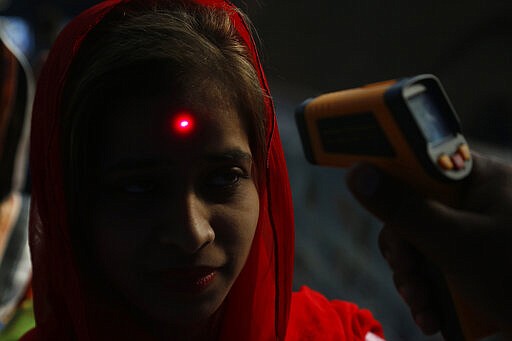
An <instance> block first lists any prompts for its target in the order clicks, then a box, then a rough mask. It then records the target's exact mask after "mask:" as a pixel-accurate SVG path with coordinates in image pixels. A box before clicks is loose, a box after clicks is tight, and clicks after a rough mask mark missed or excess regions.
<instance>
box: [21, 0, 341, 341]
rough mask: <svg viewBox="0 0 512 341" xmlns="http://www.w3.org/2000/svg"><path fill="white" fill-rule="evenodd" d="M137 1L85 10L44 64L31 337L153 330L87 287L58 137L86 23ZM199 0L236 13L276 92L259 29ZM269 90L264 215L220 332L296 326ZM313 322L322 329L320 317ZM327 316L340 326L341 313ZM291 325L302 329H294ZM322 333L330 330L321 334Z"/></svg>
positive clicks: (35, 162) (257, 333)
mask: <svg viewBox="0 0 512 341" xmlns="http://www.w3.org/2000/svg"><path fill="white" fill-rule="evenodd" d="M137 1H144V0H109V1H105V2H102V3H100V4H98V5H96V6H94V7H93V8H91V9H89V10H87V11H85V12H84V13H82V14H81V15H79V16H78V17H77V18H76V19H74V20H73V21H72V22H71V23H70V24H69V25H68V26H67V27H66V28H65V29H64V31H63V32H62V33H61V35H60V36H59V38H58V39H57V41H56V42H55V45H54V47H53V48H52V50H51V52H50V54H49V56H48V60H47V62H46V64H45V66H44V68H43V70H42V72H41V75H40V78H39V84H38V89H37V93H36V99H35V104H34V112H33V121H32V129H33V131H32V137H31V167H32V176H33V179H32V183H33V185H32V191H33V192H32V193H33V197H32V208H31V217H30V246H31V250H32V261H33V267H34V277H33V281H34V283H33V292H34V309H35V316H36V330H35V331H31V332H30V333H29V334H27V335H26V336H25V338H24V340H68V339H74V340H90V339H94V340H96V339H98V337H100V338H102V339H112V340H114V339H115V340H125V339H138V340H142V339H148V338H147V337H145V335H144V333H143V331H139V330H137V329H136V328H135V325H136V323H130V320H129V319H130V317H129V316H126V315H125V314H124V313H123V312H121V311H119V309H117V310H116V307H110V309H108V308H106V307H105V306H104V305H102V304H101V303H102V302H97V301H98V300H99V296H98V295H95V293H93V292H88V290H87V287H86V286H85V284H84V283H83V282H82V281H81V280H80V269H79V268H78V267H77V265H76V260H75V259H74V257H73V253H72V250H71V241H70V233H69V226H68V223H67V217H66V212H67V207H66V202H65V200H64V190H63V180H62V179H63V177H62V173H63V170H62V163H61V161H62V160H61V157H62V156H61V153H60V150H61V146H60V144H59V140H60V121H61V119H62V118H61V115H62V112H61V110H60V103H61V96H62V91H63V87H64V84H65V82H66V77H67V73H68V69H69V66H70V63H71V61H72V60H73V59H74V57H75V56H76V54H77V51H78V49H79V48H80V45H81V43H82V41H83V40H84V38H85V37H86V36H87V34H88V32H89V31H90V30H91V29H92V28H93V27H94V26H95V25H96V24H97V23H98V22H100V21H101V20H102V18H103V17H104V16H105V15H106V14H107V13H109V11H111V10H112V9H113V8H115V7H116V6H124V5H125V4H128V3H132V2H137ZM150 1H159V0H150ZM161 1H166V0H161ZM196 2H198V3H200V4H203V5H205V6H215V7H219V8H222V9H224V10H226V11H228V12H229V13H230V15H231V17H232V20H233V22H234V23H235V25H236V27H237V29H238V31H239V33H240V36H241V37H242V38H243V40H244V41H245V42H246V44H247V46H248V48H249V50H250V52H251V54H252V58H253V63H254V65H255V67H256V70H257V72H258V75H259V77H260V82H261V87H262V91H263V92H264V93H265V94H269V89H268V85H267V82H266V80H265V76H264V74H263V71H262V68H261V64H260V62H259V58H258V55H257V52H256V48H255V45H254V42H253V39H252V37H251V35H250V33H249V31H248V29H247V26H246V24H245V23H244V22H243V20H242V18H241V17H240V16H239V15H238V14H237V13H236V12H235V11H233V7H232V5H231V4H230V3H229V2H226V1H223V0H196ZM265 98H266V115H267V149H268V159H267V164H266V174H265V177H264V179H265V180H264V181H265V183H264V184H260V186H259V192H260V193H259V195H260V205H261V208H260V217H259V223H258V227H257V230H256V235H255V237H254V241H253V245H252V248H251V252H250V254H249V258H248V260H247V263H246V265H245V267H244V269H243V270H242V273H241V274H240V276H239V278H238V279H237V281H236V282H235V284H234V286H233V287H232V290H231V292H230V294H229V295H228V297H227V301H226V306H225V310H224V313H225V314H224V318H223V324H222V329H221V340H237V341H238V340H248V341H251V340H284V339H285V334H286V331H287V326H288V318H289V315H290V306H291V301H292V299H291V287H292V276H293V256H294V255H293V252H294V250H293V243H294V231H293V210H292V201H291V193H290V189H289V182H288V175H287V171H286V165H285V159H284V155H283V151H282V146H281V141H280V138H279V133H278V130H277V124H276V117H275V113H274V108H273V104H272V101H271V99H270V96H266V97H265ZM100 296H101V295H100ZM299 297H300V296H299ZM308 297H309V298H308V299H307V300H306V301H304V300H302V299H299V300H297V301H296V302H295V303H294V304H293V306H294V309H295V310H296V311H295V312H294V313H293V314H292V316H293V317H294V321H295V320H297V317H301V319H302V320H303V321H307V320H309V318H310V317H311V316H310V314H309V309H307V306H308V304H310V303H311V302H315V301H317V300H318V301H322V302H323V300H324V299H323V298H322V297H321V296H318V297H317V296H315V295H310V296H308ZM303 302H306V303H307V304H306V305H303ZM331 313H332V314H338V312H337V311H335V310H333V311H331V312H329V313H328V314H322V315H321V316H322V317H315V319H317V318H321V319H322V320H323V319H324V316H325V318H326V321H327V320H329V321H330V319H331V318H332V317H329V316H328V315H330V314H331ZM339 313H342V314H344V313H345V311H339ZM319 316H320V315H319ZM315 319H313V320H312V321H316V320H315ZM131 322H133V321H131ZM308 323H309V322H308ZM314 323H316V322H314ZM309 324H310V325H311V329H314V324H311V323H309ZM328 325H329V326H330V327H333V328H338V327H342V325H340V324H339V323H338V324H332V325H331V324H330V323H328ZM291 326H292V327H293V328H298V327H299V326H297V324H292V325H291ZM294 333H295V334H294ZM291 335H296V332H294V331H292V332H291ZM311 335H313V334H311ZM317 336H318V337H319V338H318V339H322V340H324V338H322V337H321V335H320V334H318V335H317Z"/></svg>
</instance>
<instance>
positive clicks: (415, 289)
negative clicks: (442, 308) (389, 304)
mask: <svg viewBox="0 0 512 341" xmlns="http://www.w3.org/2000/svg"><path fill="white" fill-rule="evenodd" d="M393 280H394V282H395V286H396V288H397V291H398V292H399V294H400V296H401V297H402V299H403V300H404V301H405V303H406V304H407V305H408V307H409V310H410V312H411V315H412V317H413V319H414V321H415V322H416V324H417V325H418V326H419V327H420V328H421V330H422V331H423V333H425V334H427V335H430V334H433V333H436V332H438V331H439V329H440V325H441V324H440V313H439V306H438V304H437V298H436V297H435V294H434V290H433V288H432V286H430V285H429V281H428V279H427V278H425V274H423V273H421V271H420V270H416V271H409V272H396V273H394V275H393Z"/></svg>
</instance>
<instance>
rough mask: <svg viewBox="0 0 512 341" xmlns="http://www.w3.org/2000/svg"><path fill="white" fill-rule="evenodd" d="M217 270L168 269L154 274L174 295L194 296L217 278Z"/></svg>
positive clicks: (205, 268)
mask: <svg viewBox="0 0 512 341" xmlns="http://www.w3.org/2000/svg"><path fill="white" fill-rule="evenodd" d="M217 274H218V268H214V267H191V268H170V269H166V270H163V271H158V272H157V273H156V275H157V280H159V281H160V282H161V283H162V284H163V285H164V286H165V287H166V288H167V289H169V290H170V291H171V292H175V293H183V294H187V293H188V294H195V293H199V292H202V291H203V290H205V289H207V288H208V287H209V286H210V285H211V284H212V283H213V282H214V281H215V278H216V277H217Z"/></svg>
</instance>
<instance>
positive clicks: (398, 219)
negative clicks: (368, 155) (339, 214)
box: [347, 154, 512, 334]
mask: <svg viewBox="0 0 512 341" xmlns="http://www.w3.org/2000/svg"><path fill="white" fill-rule="evenodd" d="M473 160H474V167H473V169H472V173H471V175H470V177H469V179H468V181H467V183H466V184H465V192H464V195H463V199H462V202H461V206H460V207H458V208H457V209H455V208H452V207H450V206H448V205H447V204H446V203H443V202H440V201H434V200H430V199H427V198H425V197H424V196H421V195H419V194H418V193H415V192H414V191H412V190H411V189H410V188H409V187H408V186H407V185H406V184H404V183H402V182H400V181H399V180H397V179H394V178H392V177H390V176H388V175H386V174H384V173H382V172H380V171H378V170H377V169H375V168H373V167H371V166H368V165H360V166H358V167H356V168H355V169H353V170H352V171H351V172H350V173H349V174H348V177H347V183H348V186H349V188H350V189H351V190H352V192H353V193H354V195H355V197H356V198H357V199H358V200H359V201H360V202H361V203H362V205H363V206H364V207H366V208H367V209H368V210H369V211H370V212H371V213H372V214H374V215H375V216H376V217H377V218H379V219H380V220H381V221H382V222H383V223H384V228H383V230H382V232H381V235H380V240H379V244H380V248H381V250H382V253H383V255H384V256H385V258H386V259H387V261H388V263H389V265H390V266H391V269H392V270H393V273H394V281H395V285H396V286H397V289H398V291H399V292H400V294H401V295H402V297H403V298H404V300H405V301H406V303H407V304H408V305H409V308H410V309H411V313H412V315H413V317H414V319H415V321H416V322H417V324H418V325H419V326H420V328H421V329H422V330H423V332H425V333H426V334H433V333H435V332H437V331H438V330H439V326H440V321H439V319H440V317H439V316H440V315H439V312H438V311H437V310H436V307H434V306H433V305H432V302H434V301H435V300H434V299H433V296H434V295H435V292H434V290H433V287H432V285H431V283H429V279H428V275H427V274H426V273H424V272H422V269H423V267H422V266H420V265H421V264H422V262H424V261H425V259H428V261H430V262H432V263H433V264H435V265H436V266H437V267H439V269H440V270H441V271H442V273H443V274H444V275H445V277H446V278H449V280H450V281H451V283H452V284H453V285H454V287H455V288H457V289H456V290H457V293H458V295H459V296H460V298H462V299H463V300H464V301H465V302H466V303H467V304H469V305H471V306H472V307H473V308H474V310H476V311H478V314H480V316H483V317H484V318H485V319H487V320H488V321H490V322H491V323H492V324H494V325H495V326H496V327H497V328H496V329H497V330H502V331H505V332H506V333H510V332H511V331H512V327H511V325H512V305H511V302H512V297H511V292H510V288H511V287H512V276H510V269H511V268H512V257H511V256H510V252H509V248H510V243H511V242H512V230H511V229H510V226H512V167H511V166H510V165H508V164H505V163H503V162H501V161H498V160H495V159H491V158H489V157H486V156H482V155H479V154H473Z"/></svg>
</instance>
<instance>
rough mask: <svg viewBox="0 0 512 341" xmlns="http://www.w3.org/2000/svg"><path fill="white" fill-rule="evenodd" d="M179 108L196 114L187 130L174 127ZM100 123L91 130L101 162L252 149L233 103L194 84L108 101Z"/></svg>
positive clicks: (192, 155) (177, 157)
mask: <svg viewBox="0 0 512 341" xmlns="http://www.w3.org/2000/svg"><path fill="white" fill-rule="evenodd" d="M209 90H211V91H209ZM183 113H187V115H189V117H190V118H192V119H193V120H194V122H193V128H192V130H191V131H189V132H187V133H186V134H181V133H178V132H176V130H175V128H174V124H175V118H176V117H177V116H179V115H182V114H183ZM99 125H100V126H99V127H98V128H99V129H98V130H97V132H96V134H95V133H94V128H93V136H96V137H95V138H94V139H96V142H95V143H96V145H97V153H98V155H99V156H100V161H101V162H102V163H109V162H114V161H115V160H116V159H123V158H132V159H133V158H151V157H164V158H172V159H180V160H181V159H184V158H194V157H198V156H199V155H202V154H204V153H208V152H218V151H221V149H233V148H236V149H241V150H244V151H246V152H248V153H250V150H249V142H248V136H247V132H246V131H245V129H244V125H243V124H242V122H241V119H240V117H239V113H238V110H237V108H236V106H234V105H233V104H232V101H230V100H229V99H228V98H226V99H225V100H223V98H222V97H221V96H220V92H219V91H218V90H215V89H213V90H212V89H211V88H210V89H208V88H201V89H197V90H193V91H190V92H188V93H187V94H186V95H185V96H175V94H173V93H168V94H164V95H158V96H151V97H144V98H126V99H125V100H124V101H119V102H115V103H112V105H111V106H109V108H108V109H107V110H106V111H105V114H104V115H103V117H102V119H101V122H99ZM93 141H94V140H93ZM93 143H94V142H93Z"/></svg>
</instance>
